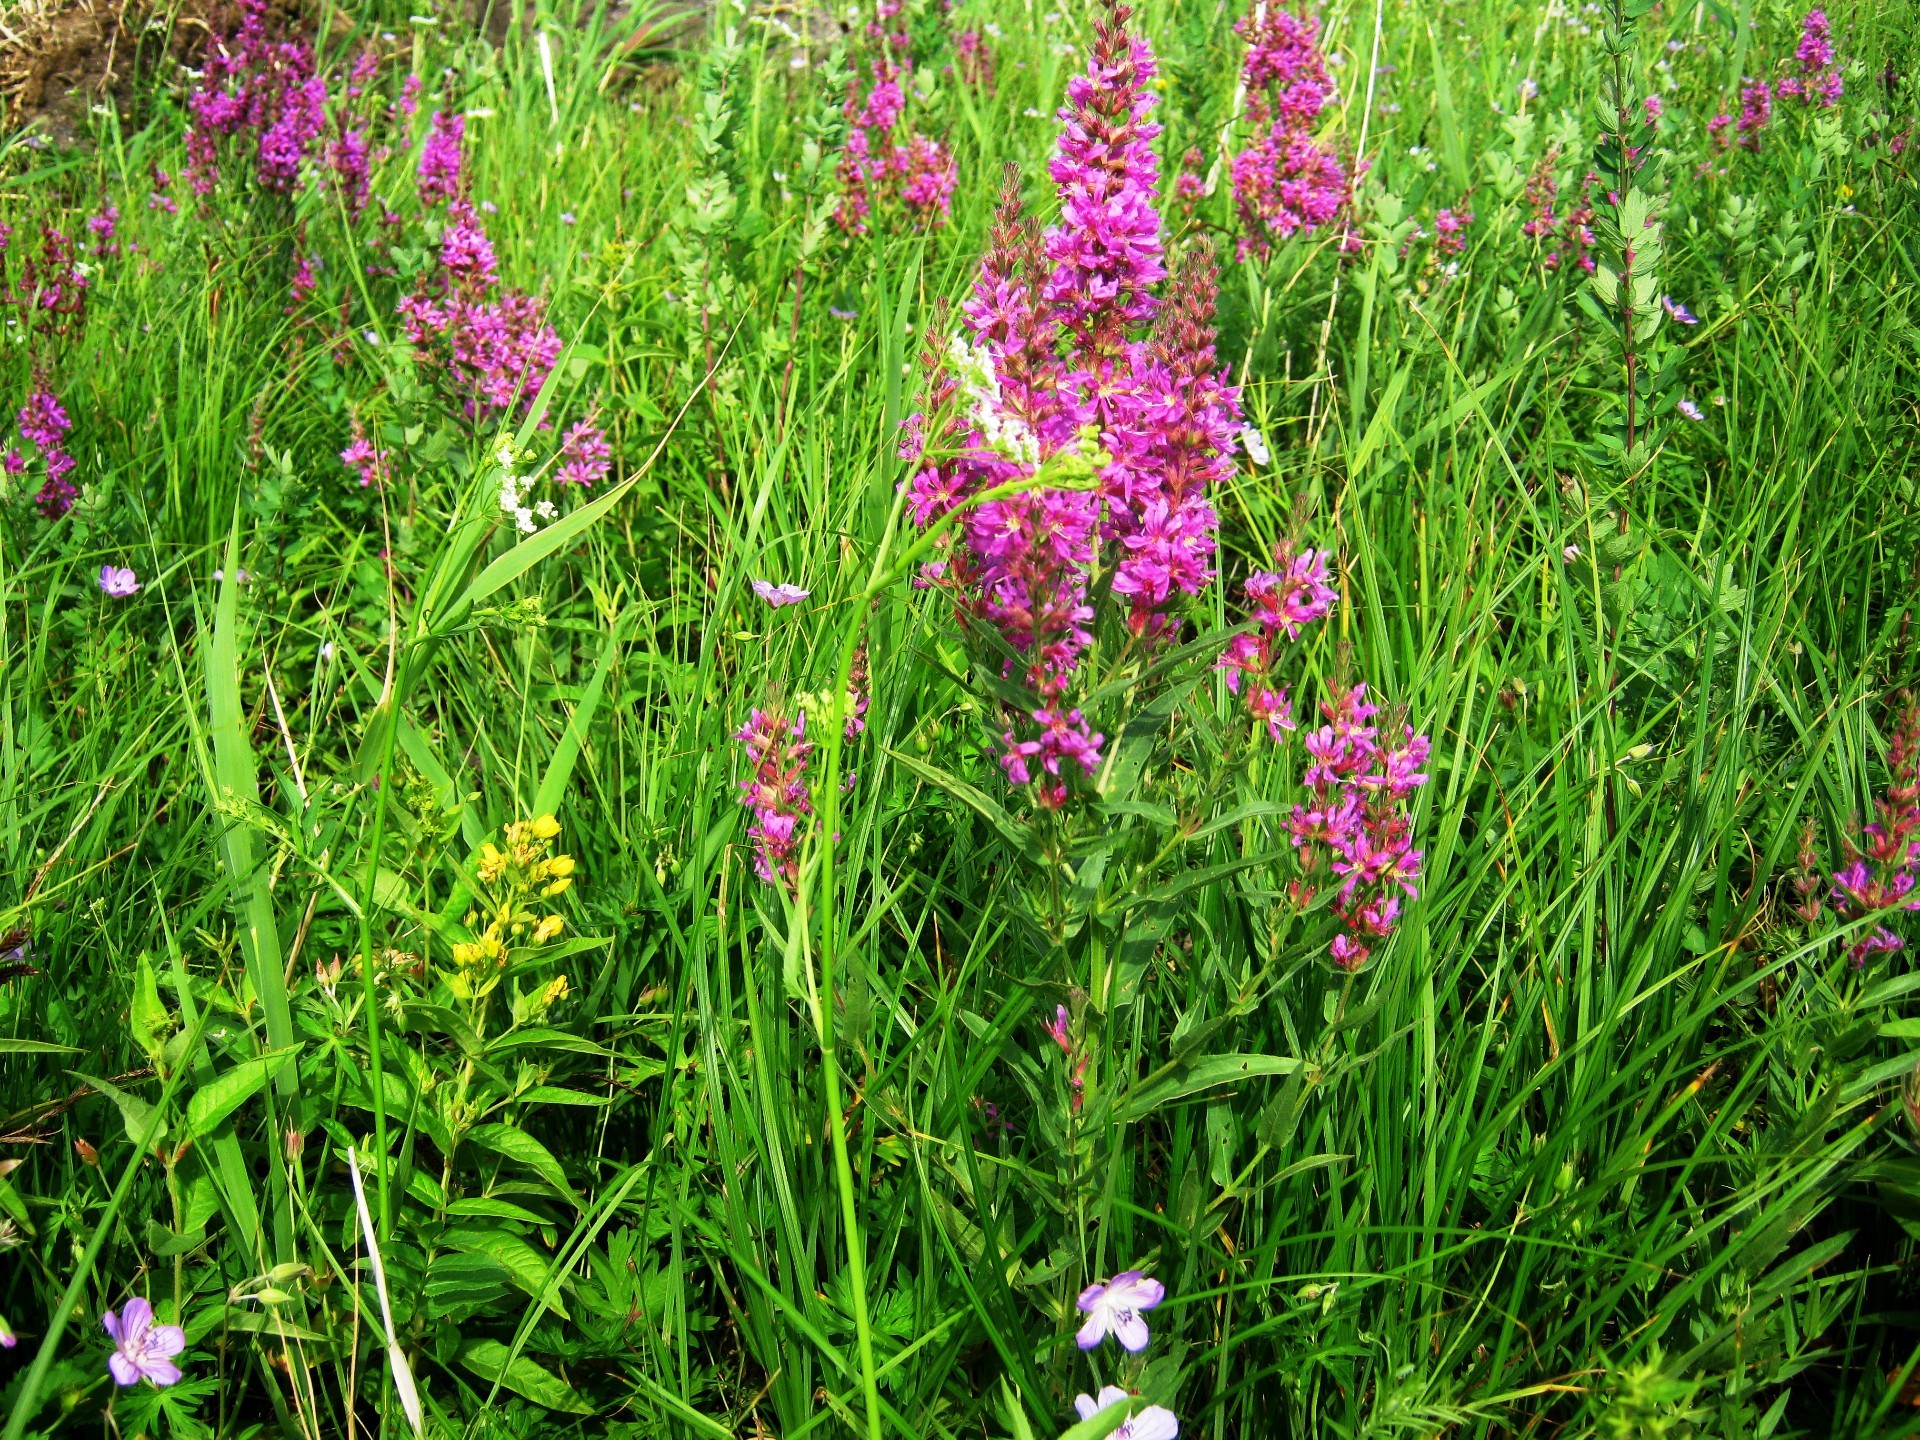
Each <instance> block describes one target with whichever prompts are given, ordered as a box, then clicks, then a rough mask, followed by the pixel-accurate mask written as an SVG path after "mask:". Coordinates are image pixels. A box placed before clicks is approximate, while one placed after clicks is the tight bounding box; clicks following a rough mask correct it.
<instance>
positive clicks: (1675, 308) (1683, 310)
mask: <svg viewBox="0 0 1920 1440" xmlns="http://www.w3.org/2000/svg"><path fill="white" fill-rule="evenodd" d="M1660 304H1661V306H1662V307H1663V308H1664V309H1665V310H1666V312H1667V314H1668V315H1670V316H1671V317H1672V318H1673V319H1675V320H1678V321H1679V322H1680V323H1681V324H1682V325H1698V324H1699V323H1700V317H1699V316H1698V315H1695V314H1694V313H1693V312H1692V311H1691V310H1689V309H1687V307H1686V306H1684V305H1682V304H1681V303H1680V302H1679V301H1678V300H1675V299H1674V298H1673V297H1672V296H1671V295H1662V296H1661V297H1660Z"/></svg>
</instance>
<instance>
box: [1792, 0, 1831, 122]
mask: <svg viewBox="0 0 1920 1440" xmlns="http://www.w3.org/2000/svg"><path fill="white" fill-rule="evenodd" d="M1793 61H1794V73H1793V74H1791V75H1789V76H1787V77H1786V78H1785V79H1784V80H1782V81H1781V82H1780V86H1779V93H1780V95H1781V97H1782V98H1784V99H1792V100H1799V101H1800V102H1801V103H1802V104H1805V105H1817V106H1819V107H1820V108H1821V109H1823V110H1831V109H1832V108H1833V107H1834V106H1835V105H1838V104H1839V103H1840V97H1841V96H1842V95H1843V94H1845V93H1846V81H1844V80H1843V79H1841V78H1840V70H1839V67H1837V66H1836V65H1835V64H1834V62H1833V27H1832V25H1831V24H1830V23H1829V22H1828V20H1827V12H1826V11H1824V10H1809V11H1808V12H1807V13H1806V17H1805V18H1804V19H1803V20H1801V22H1800V45H1799V48H1798V49H1796V50H1795V51H1794V55H1793Z"/></svg>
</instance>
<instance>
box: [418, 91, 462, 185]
mask: <svg viewBox="0 0 1920 1440" xmlns="http://www.w3.org/2000/svg"><path fill="white" fill-rule="evenodd" d="M466 133H467V117H466V116H464V115H462V114H461V113H460V112H459V111H457V110H456V111H444V110H436V111H434V112H433V120H432V129H431V130H430V131H429V132H428V134H427V142H426V144H425V145H423V146H422V147H421V150H420V165H419V168H418V170H417V171H416V172H415V182H416V188H417V189H418V190H419V192H420V203H421V204H423V205H434V204H437V203H439V202H440V201H442V200H451V199H453V198H454V197H455V196H456V195H458V194H459V193H460V145H461V142H462V141H463V140H464V139H465V138H466Z"/></svg>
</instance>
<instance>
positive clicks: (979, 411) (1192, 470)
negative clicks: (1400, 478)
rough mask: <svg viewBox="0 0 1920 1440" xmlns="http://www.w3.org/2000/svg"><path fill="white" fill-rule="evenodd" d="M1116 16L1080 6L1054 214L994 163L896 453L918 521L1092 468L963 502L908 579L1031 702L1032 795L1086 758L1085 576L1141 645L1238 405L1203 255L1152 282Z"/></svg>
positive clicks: (1190, 573) (1198, 561)
mask: <svg viewBox="0 0 1920 1440" xmlns="http://www.w3.org/2000/svg"><path fill="white" fill-rule="evenodd" d="M1128 18H1129V11H1128V10H1127V9H1126V8H1125V7H1123V6H1111V7H1109V8H1108V9H1107V10H1106V12H1105V13H1104V14H1102V15H1101V16H1100V17H1099V18H1098V19H1097V20H1096V22H1095V26H1094V39H1093V44H1092V47H1091V52H1090V55H1089V59H1088V64H1087V68H1086V70H1085V71H1084V72H1082V73H1081V74H1079V75H1076V76H1075V77H1074V78H1073V80H1072V81H1071V82H1070V84H1069V86H1068V91H1067V104H1066V105H1065V106H1064V107H1063V108H1062V109H1061V111H1060V120H1061V126H1062V133H1061V138H1060V143H1059V148H1058V151H1057V152H1056V154H1055V156H1054V159H1053V161H1052V163H1051V164H1050V166H1049V175H1050V177H1051V178H1052V180H1053V182H1054V185H1055V187H1056V191H1057V193H1058V195H1059V199H1060V217H1059V220H1058V221H1057V222H1056V223H1055V224H1054V225H1053V226H1051V227H1050V228H1048V229H1047V230H1046V231H1045V232H1044V233H1041V232H1039V231H1038V230H1037V229H1036V227H1035V226H1034V224H1033V223H1032V222H1031V221H1030V220H1029V219H1027V217H1026V216H1025V215H1024V214H1023V213H1022V209H1021V205H1020V198H1019V187H1018V183H1017V179H1016V178H1015V177H1013V176H1011V175H1010V176H1009V179H1008V183H1007V187H1006V190H1005V192H1004V194H1003V197H1002V200H1001V204H1000V208H999V212H998V215H997V217H996V222H995V225H994V227H993V231H992V235H991V239H990V243H989V245H988V249H987V252H986V254H985V256H984V257H983V258H982V260H981V265H980V273H979V276H978V278H977V279H976V280H975V282H974V287H973V293H972V295H971V296H970V298H969V299H968V300H967V301H966V302H965V304H964V305H963V306H962V328H961V331H960V333H959V334H958V335H956V336H954V337H952V338H951V339H941V340H938V341H934V340H930V342H929V345H928V348H927V351H926V352H925V355H924V356H923V361H924V363H925V366H926V368H927V370H928V377H927V384H926V400H927V404H928V412H926V413H923V414H921V415H918V416H916V417H914V418H913V419H912V420H911V421H910V422H909V437H910V438H909V443H908V445H907V446H906V447H905V449H904V451H903V453H905V454H906V455H907V456H908V457H909V458H910V459H913V460H915V461H916V462H917V463H918V468H917V470H916V472H915V474H914V476H913V479H912V481H911V483H910V487H909V505H910V508H911V512H912V515H913V518H914V521H915V523H916V524H918V525H921V526H922V527H926V526H929V525H932V524H934V523H935V522H937V521H939V520H940V519H942V518H943V517H946V516H948V515H951V514H954V513H955V511H956V507H959V506H961V505H962V504H963V503H964V502H966V501H967V500H968V499H969V498H971V497H976V496H979V495H980V494H981V493H982V492H983V491H985V490H987V489H989V488H991V487H993V486H996V485H1003V484H1006V483H1008V482H1013V481H1018V480H1021V479H1023V478H1032V477H1040V476H1043V475H1056V476H1059V477H1060V478H1061V479H1062V480H1066V479H1068V478H1078V477H1084V478H1085V479H1087V480H1089V481H1091V484H1079V483H1075V484H1074V485H1073V486H1071V487H1069V486H1067V485H1065V484H1060V483H1056V484H1054V485H1050V486H1040V487H1037V488H1034V489H1032V490H1030V491H1028V492H1026V493H1022V494H1019V495H1017V496H1015V497H1013V498H1010V499H1007V500H1003V501H993V502H990V503H982V504H979V505H977V506H976V507H975V508H974V509H973V510H972V512H971V514H970V515H968V516H967V518H966V519H965V521H964V522H963V523H962V524H961V525H960V526H958V527H957V528H956V531H955V535H954V538H953V540H952V542H951V543H949V544H946V545H945V546H944V550H943V553H942V555H941V557H940V558H939V560H938V561H937V562H936V563H935V564H934V565H933V566H931V567H929V570H928V572H927V573H926V575H925V576H924V577H923V578H924V579H925V580H926V582H927V583H929V584H933V585H938V586H940V587H942V588H943V589H945V590H946V592H947V593H948V594H949V595H950V596H951V598H952V600H953V603H954V606H955V608H956V610H957V611H958V613H959V614H960V616H961V617H962V619H963V621H965V622H966V623H967V624H968V625H970V626H973V627H977V628H978V629H980V630H982V631H984V632H985V634H986V635H987V636H989V637H991V641H992V645H991V647H990V648H994V649H995V650H996V651H997V653H999V654H1000V655H1002V656H1003V657H1005V658H1003V671H1004V673H1005V674H1006V676H1007V678H1009V679H1013V680H1015V681H1016V682H1017V683H1018V684H1020V685H1021V686H1022V687H1024V688H1025V689H1026V690H1027V691H1028V692H1030V693H1031V695H1032V696H1033V702H1034V703H1032V704H1030V705H1027V706H1024V707H1014V709H1013V712H1012V713H1010V714H1009V716H1008V720H1009V724H1008V726H1007V728H1006V729H1005V731H1004V733H1003V744H1004V747H1005V748H1004V750H1003V752H1002V755H1001V765H1002V767H1003V768H1004V769H1005V771H1006V773H1007V775H1008V777H1009V778H1010V779H1011V780H1012V781H1013V782H1014V783H1016V784H1022V785H1031V786H1032V787H1033V795H1034V798H1035V800H1036V802H1037V803H1038V804H1039V805H1040V806H1041V807H1042V808H1043V809H1048V810H1058V809H1060V808H1062V807H1064V806H1065V805H1066V804H1067V803H1068V800H1069V797H1070V794H1071V785H1070V783H1069V782H1070V780H1071V777H1072V776H1073V775H1075V774H1078V775H1080V776H1082V777H1090V776H1092V775H1093V774H1094V773H1095V772H1096V770H1097V769H1098V767H1099V764H1100V761H1101V756H1102V753H1103V752H1102V746H1103V744H1104V742H1105V737H1104V736H1103V735H1101V734H1098V733H1096V732H1095V731H1094V730H1093V728H1092V726H1091V723H1090V722H1089V720H1088V719H1087V717H1086V716H1085V715H1084V713H1083V712H1082V711H1081V710H1080V709H1079V708H1077V707H1076V706H1074V705H1073V704H1072V703H1071V698H1070V697H1071V694H1072V692H1073V691H1074V690H1075V688H1076V687H1077V685H1078V683H1079V673H1078V672H1079V670H1080V663H1081V658H1082V656H1083V655H1084V653H1085V652H1086V651H1087V649H1088V647H1089V646H1091V645H1092V644H1093V642H1094V634H1095V622H1096V614H1095V608H1096V607H1095V598H1096V591H1097V584H1096V582H1097V580H1098V579H1100V578H1102V577H1106V578H1108V579H1109V580H1110V584H1109V586H1108V590H1109V593H1111V595H1112V596H1113V597H1114V598H1115V600H1116V602H1117V604H1118V606H1119V607H1122V615H1121V619H1122V621H1123V623H1124V627H1125V633H1126V634H1127V635H1129V636H1131V637H1132V640H1133V641H1134V642H1136V643H1138V644H1139V645H1141V646H1143V647H1150V646H1153V645H1156V644H1159V643H1161V642H1162V641H1164V640H1165V639H1166V638H1168V637H1169V636H1171V635H1173V634H1174V633H1175V632H1176V631H1177V630H1178V628H1179V625H1180V623H1181V617H1182V607H1183V602H1184V601H1185V600H1186V599H1187V598H1189V597H1191V596H1194V595H1197V594H1199V593H1200V592H1201V591H1202V590H1203V589H1204V588H1205V587H1206V586H1207V585H1208V584H1209V583H1210V582H1211V580H1212V577H1213V556H1214V551H1215V544H1216V542H1215V539H1214V530H1215V528H1216V520H1215V516H1214V511H1213V507H1212V502H1211V499H1210V497H1209V492H1210V490H1211V487H1212V486H1213V484H1214V483H1215V482H1216V481H1217V480H1220V479H1221V478H1223V477H1224V476H1225V475H1226V474H1228V473H1230V471H1231V468H1232V463H1233V461H1232V456H1233V451H1234V447H1235V435H1236V432H1237V422H1238V418H1239V409H1238V397H1237V395H1236V393H1235V391H1234V390H1233V388H1232V387H1231V386H1230V385H1229V384H1228V383H1227V379H1226V375H1225V372H1224V370H1223V369H1222V367H1220V366H1219V365H1218V363H1217V362H1216V360H1215V357H1214V350H1213V323H1212V322H1213V304H1214V294H1215V281H1214V271H1213V260H1212V255H1211V252H1210V251H1209V250H1207V249H1206V248H1205V247H1203V246H1202V247H1195V248H1194V249H1192V250H1190V251H1188V252H1187V253H1186V254H1185V255H1184V256H1182V258H1181V259H1180V261H1179V262H1178V263H1177V265H1176V269H1175V274H1174V276H1173V279H1172V283H1171V285H1170V286H1169V287H1168V291H1167V294H1166V296H1165V297H1164V298H1163V297H1162V296H1161V295H1160V294H1159V293H1157V287H1159V286H1160V285H1161V283H1162V282H1163V281H1165V280H1166V279H1167V263H1166V254H1165V248H1164V245H1163V242H1162V239H1161V233H1160V216H1159V212H1158V210H1157V209H1156V208H1155V201H1156V199H1157V194H1158V180H1159V173H1158V164H1157V162H1156V160H1155V157H1154V152H1153V141H1154V139H1155V138H1156V137H1157V136H1158V135H1159V133H1160V127H1159V126H1158V125H1156V124H1154V123H1153V122H1152V121H1151V120H1150V119H1149V118H1148V117H1149V115H1150V113H1151V111H1152V108H1153V105H1154V102H1155V95H1154V91H1153V88H1152V87H1153V82H1154V78H1155V73H1156V66H1155V62H1154V58H1153V53H1152V51H1151V50H1150V49H1149V48H1148V46H1147V44H1146V42H1145V41H1144V40H1142V39H1141V38H1139V37H1138V36H1136V35H1134V34H1132V33H1131V32H1130V31H1129V30H1128V29H1127V21H1128ZM927 413H931V414H932V416H933V417H934V419H933V420H932V421H929V420H928V419H927ZM929 424H931V425H932V426H933V427H934V433H933V434H932V435H931V436H928V435H926V434H925V427H927V426H928V425H929Z"/></svg>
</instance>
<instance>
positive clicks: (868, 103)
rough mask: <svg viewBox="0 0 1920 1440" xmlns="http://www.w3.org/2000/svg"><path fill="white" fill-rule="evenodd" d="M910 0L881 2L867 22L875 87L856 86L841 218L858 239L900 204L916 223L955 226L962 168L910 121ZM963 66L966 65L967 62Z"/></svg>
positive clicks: (843, 157)
mask: <svg viewBox="0 0 1920 1440" xmlns="http://www.w3.org/2000/svg"><path fill="white" fill-rule="evenodd" d="M902 8H903V6H902V0H879V4H878V5H877V6H876V8H875V12H874V18H873V19H872V20H871V21H869V22H868V23H867V30H866V33H867V39H868V40H869V42H871V44H872V45H873V46H874V48H875V49H876V50H877V51H878V53H877V54H876V55H875V56H874V58H873V59H872V60H870V61H869V62H868V65H867V83H866V85H865V87H864V88H863V87H862V84H861V81H860V78H859V76H858V75H855V77H854V78H853V79H852V80H851V81H850V82H849V83H848V86H847V100H846V106H845V115H846V120H847V139H846V145H845V147H844V148H843V149H842V151H841V153H840V166H839V171H840V206H839V209H838V210H837V211H836V212H835V217H834V218H835V219H836V220H837V221H838V222H839V224H840V227H841V228H842V229H843V230H846V231H848V232H849V233H851V234H856V235H864V234H866V233H867V230H868V228H869V225H870V222H871V220H872V218H873V215H874V207H875V206H876V204H885V203H888V202H894V203H897V204H898V205H900V206H901V207H902V208H903V209H904V210H905V212H906V214H907V216H908V217H909V218H910V219H911V221H912V222H913V224H914V225H915V226H916V227H918V228H920V229H923V230H937V229H939V228H940V227H941V226H943V225H945V224H946V223H947V217H948V215H949V214H950V213H951V211H952V208H953V192H954V189H955V188H956V187H957V186H958V184H959V181H960V170H959V162H958V161H956V160H955V159H954V155H953V151H952V150H950V149H949V148H948V147H947V146H946V144H945V143H944V142H943V141H940V140H936V139H934V138H933V137H932V136H930V135H924V134H921V133H920V132H919V131H918V130H916V129H914V128H913V126H912V124H911V123H910V121H909V120H908V118H907V100H908V91H907V88H906V85H905V84H904V83H903V82H905V81H906V80H907V79H908V78H909V76H910V73H911V68H912V60H913V55H912V51H913V39H912V36H911V35H910V34H909V33H908V32H907V31H906V30H905V29H903V28H889V27H890V26H892V25H893V24H894V23H895V22H896V21H898V20H899V18H900V13H901V10H902ZM963 63H965V60H964V57H963Z"/></svg>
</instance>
